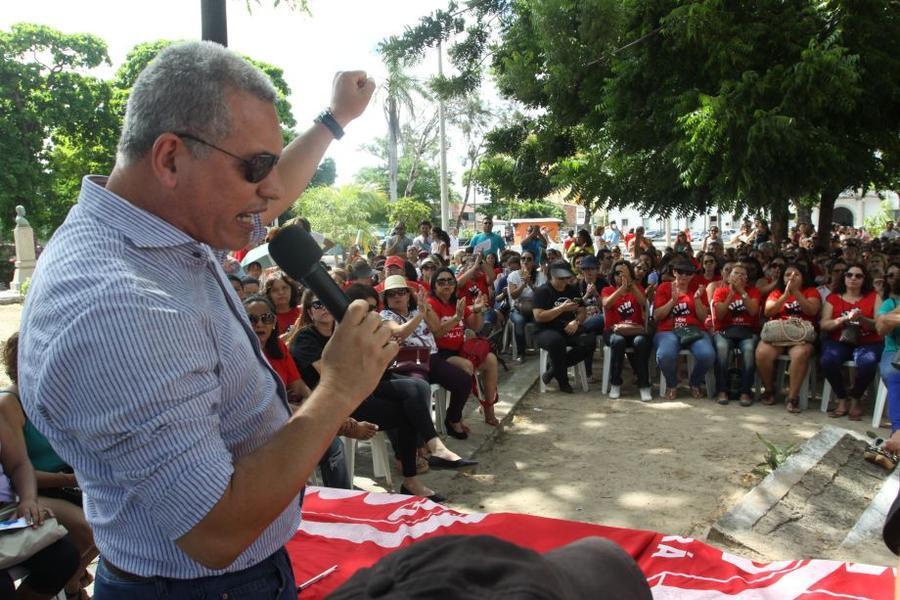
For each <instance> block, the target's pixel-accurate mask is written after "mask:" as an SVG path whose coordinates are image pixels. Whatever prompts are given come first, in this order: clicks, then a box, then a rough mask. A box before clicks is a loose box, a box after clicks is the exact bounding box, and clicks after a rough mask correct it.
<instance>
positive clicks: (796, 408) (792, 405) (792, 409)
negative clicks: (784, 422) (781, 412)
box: [784, 398, 801, 415]
mask: <svg viewBox="0 0 900 600" xmlns="http://www.w3.org/2000/svg"><path fill="white" fill-rule="evenodd" d="M784 407H785V408H786V409H787V411H788V412H789V413H791V414H795V415H796V414H798V413H799V412H800V411H801V409H800V398H788V399H787V400H786V401H785V403H784Z"/></svg>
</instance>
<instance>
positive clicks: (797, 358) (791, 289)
mask: <svg viewBox="0 0 900 600" xmlns="http://www.w3.org/2000/svg"><path fill="white" fill-rule="evenodd" d="M821 306H822V300H821V298H819V292H818V290H816V288H815V285H814V282H813V280H812V279H811V278H810V277H809V274H808V273H806V272H804V271H803V270H801V269H800V267H799V266H797V265H789V266H787V267H786V268H785V269H784V276H782V277H781V279H779V280H778V285H777V287H776V288H775V289H774V290H772V292H771V293H769V297H768V298H767V299H766V308H765V315H766V318H767V319H769V320H773V319H789V318H791V317H799V318H801V319H806V320H807V321H809V322H810V323H813V324H815V323H816V316H817V315H818V314H819V309H820V308H821ZM813 350H814V348H813V345H812V344H811V343H809V342H800V343H799V344H795V345H793V346H790V347H784V346H773V345H772V344H770V343H768V342H763V341H760V342H759V344H758V345H757V346H756V367H757V372H758V373H759V378H760V379H761V380H762V383H763V385H764V386H765V388H766V392H765V394H763V395H762V397H761V402H762V403H763V404H766V405H769V406H771V405H772V404H775V361H776V360H777V359H778V356H779V355H780V354H782V353H783V352H785V351H787V353H788V355H789V356H790V357H791V366H790V368H789V370H788V379H789V382H788V397H787V400H786V402H785V404H786V407H787V410H788V412H792V413H799V412H800V387H801V386H802V385H803V380H804V379H805V378H806V371H807V369H808V368H809V358H810V357H811V356H812V354H813Z"/></svg>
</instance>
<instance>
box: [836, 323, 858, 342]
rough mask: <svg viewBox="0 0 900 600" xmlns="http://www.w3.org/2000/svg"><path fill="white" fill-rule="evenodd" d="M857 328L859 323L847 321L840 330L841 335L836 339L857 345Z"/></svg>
mask: <svg viewBox="0 0 900 600" xmlns="http://www.w3.org/2000/svg"><path fill="white" fill-rule="evenodd" d="M859 329H860V328H859V325H857V324H856V323H847V325H845V326H844V328H843V329H842V330H841V337H839V338H838V341H839V342H843V343H844V344H850V345H851V346H857V345H859V335H860V330H859Z"/></svg>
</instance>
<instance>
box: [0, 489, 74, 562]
mask: <svg viewBox="0 0 900 600" xmlns="http://www.w3.org/2000/svg"><path fill="white" fill-rule="evenodd" d="M18 507H19V505H18V503H11V504H7V505H6V506H3V507H2V508H0V521H15V520H16V519H17V517H16V510H17V509H18ZM68 533H69V532H68V530H67V529H66V528H65V527H63V526H62V525H60V524H59V522H57V520H56V519H55V518H54V517H47V518H46V519H44V522H43V523H41V524H40V525H38V526H37V527H21V528H18V529H7V530H5V531H0V569H6V568H9V567H12V566H13V565H17V564H19V563H21V562H22V561H24V560H27V559H29V558H31V557H32V556H34V555H35V554H37V553H38V552H40V551H41V550H43V549H44V548H46V547H47V546H49V545H51V544H53V543H55V542H56V541H58V540H60V539H62V538H64V537H65V536H66V534H68Z"/></svg>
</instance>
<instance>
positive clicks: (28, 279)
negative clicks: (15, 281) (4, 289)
mask: <svg viewBox="0 0 900 600" xmlns="http://www.w3.org/2000/svg"><path fill="white" fill-rule="evenodd" d="M30 287H31V277H26V278H25V281H23V282H22V283H21V284H19V293H20V294H22V295H23V296H27V295H28V288H30Z"/></svg>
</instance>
